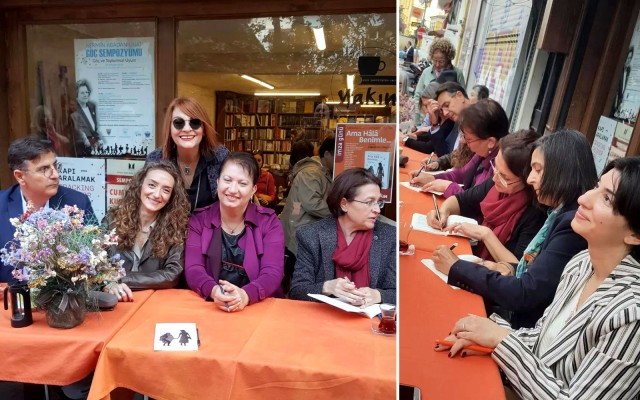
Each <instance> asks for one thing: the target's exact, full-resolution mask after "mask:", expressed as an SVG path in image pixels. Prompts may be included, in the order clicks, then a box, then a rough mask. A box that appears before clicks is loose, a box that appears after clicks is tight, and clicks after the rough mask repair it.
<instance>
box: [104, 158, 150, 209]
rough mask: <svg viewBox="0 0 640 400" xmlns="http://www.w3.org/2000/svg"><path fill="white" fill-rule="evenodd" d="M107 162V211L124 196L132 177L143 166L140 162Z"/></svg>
mask: <svg viewBox="0 0 640 400" xmlns="http://www.w3.org/2000/svg"><path fill="white" fill-rule="evenodd" d="M106 161H107V210H108V209H109V208H111V206H113V205H114V204H117V203H118V201H119V200H120V199H121V198H122V197H123V196H124V192H125V191H126V190H127V188H128V187H129V183H130V182H131V179H132V178H133V176H134V175H135V174H136V172H138V171H139V170H140V169H141V168H142V167H143V166H144V161H142V160H114V159H108V160H106Z"/></svg>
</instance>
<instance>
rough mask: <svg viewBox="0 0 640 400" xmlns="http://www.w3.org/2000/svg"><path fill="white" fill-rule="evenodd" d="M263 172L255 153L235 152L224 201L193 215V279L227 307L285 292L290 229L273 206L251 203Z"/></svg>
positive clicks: (224, 180) (188, 270) (222, 190)
mask: <svg viewBox="0 0 640 400" xmlns="http://www.w3.org/2000/svg"><path fill="white" fill-rule="evenodd" d="M259 177H260V170H259V168H258V164H257V162H256V160H255V159H254V158H253V156H252V155H251V154H249V153H233V154H231V155H229V157H227V158H226V159H225V160H224V162H223V163H222V165H221V167H220V178H218V182H217V191H218V193H217V195H218V196H217V197H218V201H216V202H215V203H213V204H212V205H210V206H207V207H205V208H203V209H201V210H196V211H195V213H194V214H193V216H192V217H191V219H190V221H189V236H188V238H187V245H186V252H185V254H186V257H185V277H186V278H187V283H188V284H189V287H190V288H191V289H193V290H194V291H195V292H196V293H198V294H199V295H200V296H201V297H202V298H204V299H205V300H211V301H213V302H214V303H215V304H216V305H217V306H218V308H219V309H221V310H223V311H227V312H234V311H242V310H243V309H244V308H245V307H246V306H247V305H250V304H253V303H257V302H259V301H262V300H264V299H265V298H267V297H272V296H274V295H275V296H278V297H280V296H282V293H281V290H280V283H281V281H282V277H283V275H284V234H283V232H282V225H281V224H280V221H279V220H278V217H277V216H276V215H275V213H274V211H273V210H271V209H268V208H265V207H262V206H257V205H255V204H253V203H251V199H252V197H253V195H254V193H255V192H256V190H257V187H256V184H257V182H258V178H259Z"/></svg>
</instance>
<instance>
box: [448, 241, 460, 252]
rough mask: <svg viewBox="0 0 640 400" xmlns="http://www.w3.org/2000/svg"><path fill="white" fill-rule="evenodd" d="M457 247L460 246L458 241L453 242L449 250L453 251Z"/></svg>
mask: <svg viewBox="0 0 640 400" xmlns="http://www.w3.org/2000/svg"><path fill="white" fill-rule="evenodd" d="M456 247H458V242H456V243H454V244H452V245H451V247H449V250H451V251H453V249H455V248H456Z"/></svg>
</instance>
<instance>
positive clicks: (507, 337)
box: [449, 157, 640, 400]
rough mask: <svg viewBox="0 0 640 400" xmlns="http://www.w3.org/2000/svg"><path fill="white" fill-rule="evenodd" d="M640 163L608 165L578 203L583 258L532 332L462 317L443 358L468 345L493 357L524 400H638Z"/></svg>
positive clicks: (631, 160)
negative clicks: (584, 242) (488, 349)
mask: <svg viewBox="0 0 640 400" xmlns="http://www.w3.org/2000/svg"><path fill="white" fill-rule="evenodd" d="M639 191H640V157H632V158H622V159H618V160H614V161H612V162H611V163H610V164H609V165H608V166H607V167H606V168H605V170H604V173H603V175H602V176H601V178H600V182H599V184H598V185H597V186H596V187H595V188H594V189H592V190H590V191H588V192H587V193H585V194H584V195H582V196H581V197H580V198H579V199H578V204H579V208H578V211H577V212H576V216H575V218H574V219H573V221H572V223H571V225H572V227H573V229H574V231H575V232H577V233H578V234H580V235H581V236H583V237H584V238H585V239H586V240H587V243H588V250H585V251H583V252H581V253H578V254H577V255H576V256H575V257H574V258H573V259H572V260H571V261H570V262H569V263H568V264H567V267H566V268H565V271H564V272H563V274H562V278H561V281H560V285H559V286H558V289H557V291H556V294H555V298H554V300H553V302H552V303H551V305H550V306H549V307H548V308H547V309H546V310H545V312H544V314H543V316H542V318H541V319H540V320H538V322H537V324H536V326H535V327H534V328H530V329H526V328H523V329H519V330H512V329H511V328H510V327H509V326H508V324H506V323H504V321H502V320H500V318H499V317H498V318H496V317H495V314H494V315H493V316H492V319H494V321H495V322H494V321H492V320H491V319H487V318H480V317H477V316H467V317H464V318H462V319H460V320H459V321H458V322H457V323H456V325H455V327H454V329H453V331H452V335H453V337H450V339H454V340H456V343H455V344H454V346H453V347H452V348H451V350H450V353H449V354H450V356H454V355H455V354H457V353H460V354H461V356H463V357H464V356H465V355H468V354H470V353H469V351H468V349H465V348H464V347H465V346H467V345H469V344H470V342H473V343H475V344H479V345H482V346H487V347H491V348H493V349H494V350H493V354H492V357H493V359H494V360H495V362H496V363H497V364H498V366H500V368H501V369H502V371H503V372H504V374H505V376H506V378H507V380H508V384H509V386H510V388H511V389H513V391H515V392H516V393H517V394H518V395H519V396H520V397H522V398H523V399H536V400H540V399H638V398H640V263H638V261H637V260H639V259H640V213H639V212H638V210H640V196H638V195H637V193H638V192H639Z"/></svg>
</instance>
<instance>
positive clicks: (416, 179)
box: [409, 171, 435, 186]
mask: <svg viewBox="0 0 640 400" xmlns="http://www.w3.org/2000/svg"><path fill="white" fill-rule="evenodd" d="M409 176H411V175H409ZM434 179H435V178H434V177H433V175H431V174H420V175H418V171H416V173H415V174H414V176H413V177H412V178H411V180H410V181H409V183H410V184H411V186H424V185H426V184H427V183H429V182H433V180H434Z"/></svg>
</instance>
